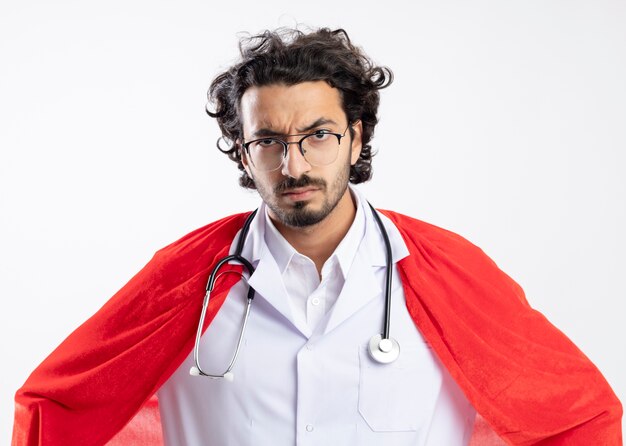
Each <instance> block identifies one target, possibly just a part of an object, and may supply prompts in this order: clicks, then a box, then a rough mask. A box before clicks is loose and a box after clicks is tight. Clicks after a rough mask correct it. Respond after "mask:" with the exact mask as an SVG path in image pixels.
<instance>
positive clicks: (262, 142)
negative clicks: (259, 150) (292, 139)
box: [255, 138, 280, 147]
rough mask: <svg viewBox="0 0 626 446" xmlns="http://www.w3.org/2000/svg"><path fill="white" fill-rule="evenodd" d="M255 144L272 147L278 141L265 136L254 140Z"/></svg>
mask: <svg viewBox="0 0 626 446" xmlns="http://www.w3.org/2000/svg"><path fill="white" fill-rule="evenodd" d="M255 144H256V145H257V146H259V147H272V146H275V145H276V144H280V143H279V142H278V141H277V140H275V139H271V138H266V139H259V140H258V141H255Z"/></svg>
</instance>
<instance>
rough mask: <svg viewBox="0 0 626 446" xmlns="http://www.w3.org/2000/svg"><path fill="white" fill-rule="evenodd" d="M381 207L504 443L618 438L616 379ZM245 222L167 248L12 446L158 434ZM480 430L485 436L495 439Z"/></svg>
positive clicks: (408, 275)
mask: <svg viewBox="0 0 626 446" xmlns="http://www.w3.org/2000/svg"><path fill="white" fill-rule="evenodd" d="M384 213H385V214H386V215H387V216H388V217H389V218H391V219H392V220H393V221H394V223H395V224H396V226H397V227H398V229H399V230H400V232H401V234H402V236H403V237H404V240H405V242H406V243H407V246H408V248H409V252H410V256H409V257H407V258H405V259H404V260H402V261H401V262H400V263H399V268H400V274H401V278H402V282H403V285H404V290H405V294H406V300H407V307H408V309H409V312H410V314H411V316H412V318H413V320H414V321H415V323H416V325H417V327H418V329H419V330H420V332H421V333H422V335H423V336H424V338H425V339H426V340H427V342H428V343H429V344H430V345H431V346H432V347H433V350H434V351H435V352H436V353H437V356H438V357H439V359H440V360H441V362H442V363H443V364H444V366H445V367H446V368H447V369H448V370H449V372H450V374H451V375H452V377H453V378H454V379H455V380H456V382H457V383H458V384H459V386H460V387H461V389H462V390H463V392H464V393H465V395H466V396H467V398H468V399H469V400H470V401H471V403H472V404H473V405H474V407H475V408H476V409H477V411H478V412H479V413H480V415H481V416H482V417H483V418H484V420H485V421H486V423H487V424H488V425H489V426H490V428H491V429H493V430H494V431H495V432H496V433H497V434H498V436H500V437H501V439H502V440H503V441H506V442H507V443H509V444H518V445H531V444H537V445H565V444H576V445H587V444H594V445H595V444H598V445H599V444H602V445H621V444H622V443H621V424H620V419H621V414H622V408H621V404H620V402H619V401H618V400H617V398H616V396H615V395H614V393H613V391H612V390H611V388H610V386H609V385H608V384H607V383H606V381H605V380H604V378H603V377H602V375H601V374H600V372H599V371H598V370H597V368H596V367H595V366H594V365H593V364H592V363H591V362H590V361H589V360H588V359H587V358H586V357H585V356H584V354H583V353H582V352H580V350H578V349H577V348H576V347H575V346H574V345H573V344H572V343H571V341H569V340H568V339H567V337H565V336H564V335H563V334H562V333H561V332H560V331H559V330H558V329H556V328H555V327H554V326H552V325H551V324H550V323H549V322H548V321H547V320H546V319H545V317H543V316H542V315H541V314H540V313H538V312H536V311H535V310H533V309H532V308H531V307H530V306H529V305H528V303H527V302H526V299H525V298H524V295H523V292H522V290H521V288H520V287H519V286H518V285H517V284H516V283H515V282H514V281H513V280H511V279H510V278H509V277H508V276H507V275H506V274H504V273H503V272H502V271H501V270H499V269H498V268H497V266H496V265H495V264H494V263H493V262H492V261H491V260H490V259H489V258H488V257H487V256H486V255H485V254H484V253H483V252H482V251H481V250H480V249H478V248H477V247H475V246H474V245H472V244H471V243H469V242H468V241H466V240H465V239H463V238H462V237H460V236H458V235H456V234H454V233H451V232H449V231H445V230H443V229H440V228H437V227H435V226H432V225H429V224H426V223H424V222H421V221H419V220H415V219H412V218H410V217H406V216H403V215H400V214H396V213H393V212H389V211H384ZM245 217H246V215H245V214H239V215H235V216H232V217H228V218H225V219H222V220H220V221H218V222H215V223H212V224H210V225H207V226H205V227H203V228H201V229H198V230H196V231H194V232H192V233H191V234H189V235H187V236H185V237H183V238H182V239H180V240H179V241H177V242H175V243H173V244H171V245H169V246H167V247H165V248H163V249H162V250H160V251H159V252H157V254H156V255H155V257H154V258H153V259H152V260H151V261H150V262H149V263H148V265H146V267H144V269H142V271H140V272H139V273H138V274H137V275H136V276H135V277H134V278H133V279H131V281H130V282H129V283H128V284H127V285H126V286H124V287H123V288H122V289H121V290H120V291H119V292H118V293H116V295H115V296H113V298H112V299H111V300H110V301H109V302H107V303H106V304H105V305H104V306H103V307H102V309H101V310H100V311H98V312H97V313H96V314H95V315H94V316H92V317H91V318H90V319H89V320H87V321H86V322H85V323H84V324H83V325H81V326H80V327H79V328H78V329H77V330H76V331H74V332H73V333H72V334H71V335H70V336H69V337H68V338H67V339H66V340H65V341H64V342H63V343H62V344H61V345H60V346H59V347H58V348H57V349H56V350H55V351H54V352H53V353H52V354H51V355H50V356H49V357H48V358H46V359H45V360H44V362H43V363H42V364H41V365H40V366H39V367H38V368H37V369H36V370H35V371H34V372H33V373H32V374H31V376H30V377H29V378H28V380H27V381H26V383H25V384H24V385H23V387H22V388H21V389H20V390H18V392H17V394H16V411H15V424H14V431H13V444H14V445H75V444H76V445H102V444H105V443H107V442H108V441H110V440H111V439H112V438H114V437H115V436H116V434H117V435H119V436H122V435H135V434H136V433H137V432H139V434H138V435H142V434H141V433H142V432H143V433H144V434H145V433H146V432H147V430H150V429H148V428H147V427H146V426H152V430H154V429H156V430H158V431H159V433H158V435H160V425H159V422H158V417H157V416H153V417H152V419H151V421H148V422H146V420H150V415H144V414H143V411H142V415H139V417H140V418H139V419H133V417H134V416H135V414H137V413H138V412H139V410H140V409H141V408H142V407H144V410H145V411H147V412H150V410H152V411H153V412H155V410H156V409H155V408H156V406H155V405H154V403H151V402H149V400H150V398H151V396H153V395H154V393H155V392H156V390H157V389H158V388H159V387H160V386H161V385H162V384H163V383H164V382H165V380H167V378H168V377H169V376H170V375H171V374H172V373H173V372H174V370H176V369H177V368H178V366H179V365H180V364H181V363H182V361H183V360H184V358H185V357H187V355H188V354H189V353H190V352H191V349H192V347H193V340H194V335H195V329H196V326H197V320H198V317H199V313H200V307H201V305H202V298H203V295H204V286H205V282H206V280H207V277H208V275H209V272H210V269H211V267H212V266H213V265H214V264H215V263H216V261H217V260H218V259H219V258H221V257H223V256H224V255H226V254H227V252H228V249H229V246H230V244H231V242H232V240H233V237H234V236H235V234H236V232H237V231H238V230H239V228H240V227H241V225H242V224H243V220H244V218H245ZM237 279H238V277H237V275H235V274H227V275H224V279H223V280H222V281H221V282H220V283H218V284H217V285H216V288H215V290H214V292H213V294H212V299H211V304H210V305H209V310H208V312H207V325H208V323H210V321H211V320H212V319H213V317H214V316H215V314H216V312H217V311H218V310H219V308H220V306H221V304H222V303H223V301H224V299H225V298H226V295H227V293H228V290H229V289H230V287H231V286H232V285H233V284H234V283H235V282H236V281H237ZM146 404H147V405H146ZM142 417H143V418H142ZM146 417H147V418H146ZM131 419H133V422H132V423H135V424H130V425H128V427H127V429H126V430H123V428H124V426H125V425H127V423H128V422H129V420H131ZM487 424H484V423H483V424H479V425H477V427H478V426H482V427H484V426H486V425H487ZM137 426H138V427H137ZM481 429H482V428H481ZM481 429H478V428H477V430H476V435H479V434H480V435H488V429H482V430H481ZM133 432H134V433H133ZM481 432H483V433H482V434H481ZM152 433H153V434H154V435H157V434H155V433H154V432H152ZM154 438H156V437H154ZM121 440H123V439H122V437H116V439H115V440H114V441H121ZM137 441H139V440H137ZM476 441H478V440H477V439H474V444H480V443H476ZM485 441H486V440H485ZM137 444H141V443H137Z"/></svg>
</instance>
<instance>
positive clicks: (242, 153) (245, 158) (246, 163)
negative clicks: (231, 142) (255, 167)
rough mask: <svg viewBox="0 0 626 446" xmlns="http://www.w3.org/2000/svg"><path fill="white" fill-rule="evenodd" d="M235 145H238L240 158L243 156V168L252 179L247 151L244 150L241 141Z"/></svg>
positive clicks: (237, 141)
mask: <svg viewBox="0 0 626 446" xmlns="http://www.w3.org/2000/svg"><path fill="white" fill-rule="evenodd" d="M235 144H236V145H237V151H238V152H239V156H241V164H243V168H244V169H245V170H246V173H247V174H248V176H249V177H250V178H252V173H251V172H250V163H249V160H248V155H247V154H246V151H245V150H244V148H243V145H242V144H241V140H240V139H237V140H236V141H235Z"/></svg>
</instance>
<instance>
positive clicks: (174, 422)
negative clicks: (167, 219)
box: [158, 190, 475, 446]
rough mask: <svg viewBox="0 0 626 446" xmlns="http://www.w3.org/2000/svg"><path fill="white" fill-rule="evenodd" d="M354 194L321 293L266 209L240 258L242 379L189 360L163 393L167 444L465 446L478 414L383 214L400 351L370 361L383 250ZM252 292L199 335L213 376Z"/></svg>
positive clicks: (227, 305)
mask: <svg viewBox="0 0 626 446" xmlns="http://www.w3.org/2000/svg"><path fill="white" fill-rule="evenodd" d="M352 192H353V196H354V197H355V198H356V199H357V214H356V217H355V221H354V223H353V226H352V227H351V228H350V230H349V232H348V234H347V235H346V238H344V240H343V241H342V243H341V244H340V245H339V246H338V247H337V250H336V251H335V253H333V255H332V256H331V257H330V258H329V259H328V261H327V262H326V263H325V264H324V266H323V268H322V280H321V282H320V283H319V285H318V286H315V285H316V284H315V282H314V281H312V280H311V278H310V277H308V276H307V277H308V278H307V279H304V281H303V282H299V281H298V280H299V279H298V277H299V276H298V275H299V274H301V273H302V271H303V270H304V271H306V270H307V266H306V265H307V264H306V262H307V261H309V262H310V259H306V258H304V259H301V257H303V256H300V255H299V254H297V253H294V252H293V248H291V247H290V246H286V245H285V243H287V242H286V241H285V240H284V238H282V236H281V235H280V234H279V233H278V232H277V231H276V232H272V228H271V227H269V224H268V223H270V222H269V220H268V219H267V217H266V216H265V215H266V211H265V207H264V206H263V205H262V206H261V209H260V211H259V213H258V215H257V216H256V217H255V219H254V220H253V222H252V224H251V226H250V232H249V234H248V237H247V240H246V244H245V246H244V249H243V255H244V257H246V258H247V259H249V260H251V262H252V263H253V265H254V266H255V267H256V270H255V272H254V274H253V275H252V276H251V277H250V278H249V280H248V282H249V284H250V286H252V287H253V288H254V289H255V290H256V297H255V299H254V302H253V307H252V310H251V313H250V318H249V321H248V326H247V329H246V335H245V338H244V342H243V346H242V348H241V352H240V354H239V358H238V360H237V364H236V365H235V368H234V370H233V372H234V374H235V380H234V382H228V381H225V380H223V379H218V380H213V379H209V378H206V377H192V376H190V375H189V368H190V367H191V366H192V365H193V354H190V355H189V357H188V358H187V359H186V360H185V361H184V362H183V364H182V365H181V366H180V367H179V368H178V370H177V371H176V372H174V374H173V375H172V377H171V378H170V379H169V380H168V381H167V382H166V383H165V384H164V385H163V386H162V387H161V389H160V390H159V392H158V396H159V407H160V410H161V421H162V425H163V431H164V439H165V444H167V445H209V446H210V445H219V446H225V445H236V446H245V445H254V446H264V445H268V446H269V445H272V446H275V445H293V444H296V445H299V446H307V445H322V444H332V445H366V446H367V445H376V446H378V445H386V446H387V445H389V446H394V445H402V446H405V445H406V446H409V445H410V446H425V445H430V446H441V445H446V446H456V445H466V444H468V442H469V438H470V436H471V431H472V427H473V422H474V416H475V412H474V409H473V408H472V406H471V405H470V404H469V402H468V401H467V399H466V398H465V397H464V395H463V394H462V392H461V391H460V389H459V388H458V386H457V385H456V383H455V382H454V381H453V380H452V379H451V378H450V376H449V374H448V372H447V371H446V370H445V368H444V367H442V366H441V364H440V363H439V361H438V360H437V358H436V357H435V355H434V354H433V353H432V351H431V350H430V348H429V347H428V345H427V344H426V343H425V341H424V339H423V338H422V336H421V335H420V334H419V332H418V330H417V329H416V328H415V325H414V323H413V321H412V319H411V317H410V315H409V314H408V311H407V309H406V306H405V302H404V292H403V290H402V284H401V283H400V279H399V275H398V271H397V268H396V266H395V264H396V263H397V262H398V261H399V260H400V259H402V258H404V257H405V256H407V255H408V250H407V247H406V245H405V243H404V241H403V239H402V237H401V235H400V233H399V232H398V230H397V229H396V228H395V226H394V225H393V224H392V223H391V222H390V221H389V219H387V218H386V217H384V216H382V215H381V218H382V219H383V222H384V225H385V228H386V230H387V232H388V235H389V239H390V242H391V248H392V253H393V258H392V261H393V264H394V267H393V271H392V273H393V289H392V315H391V336H392V337H394V338H395V339H396V340H397V341H398V342H399V344H400V350H401V351H400V357H399V358H398V359H397V360H396V361H395V362H393V363H391V364H387V365H382V364H378V363H376V362H374V361H373V360H372V359H371V358H370V356H369V353H368V351H367V344H368V342H369V339H370V338H371V337H372V336H373V335H374V334H376V333H380V332H381V330H382V323H383V315H384V306H385V297H384V292H383V290H384V280H385V248H384V243H383V239H382V236H381V234H380V231H379V229H378V227H377V225H376V222H375V220H374V218H373V216H372V214H371V211H370V210H369V206H368V205H367V203H366V201H365V199H364V198H363V197H362V196H361V195H360V194H359V193H358V192H357V191H356V190H352ZM274 230H275V228H274ZM235 240H237V237H236V238H235ZM283 242H284V243H283ZM270 244H271V247H270V246H268V245H270ZM287 245H288V243H287ZM289 248H291V250H290V249H289ZM274 254H276V256H274ZM296 254H297V255H296ZM299 260H304V263H301V262H300V261H299ZM311 263H312V262H311ZM313 268H314V266H313ZM310 271H312V270H310V268H309V272H310ZM314 273H315V279H316V280H317V281H319V278H318V277H317V271H316V270H315V271H314ZM304 274H307V273H304ZM303 277H304V276H303ZM305 282H306V285H303V283H305ZM299 283H300V286H299ZM246 290H247V287H246V285H245V283H244V282H243V281H241V282H239V283H238V284H237V285H235V286H234V287H233V288H232V289H231V291H230V293H229V295H228V297H227V298H226V301H225V302H224V304H223V306H222V308H221V309H220V311H219V312H218V314H217V315H216V317H215V319H214V320H213V321H212V323H211V325H209V327H208V329H207V330H206V332H205V333H204V335H203V336H202V339H201V342H200V356H201V362H202V364H203V367H204V368H205V369H206V370H207V371H208V372H209V373H211V372H214V373H222V372H224V370H225V369H226V366H227V364H228V362H229V360H230V358H231V356H232V354H233V352H234V348H235V344H236V342H237V338H238V335H239V327H240V324H241V319H242V316H243V314H244V305H245V302H244V301H245V300H246V299H245V294H246ZM315 297H317V298H318V299H320V302H319V303H318V304H317V305H314V304H313V299H314V298H315ZM321 305H323V306H321ZM309 307H314V308H312V309H311V310H310V309H309Z"/></svg>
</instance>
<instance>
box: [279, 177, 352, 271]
mask: <svg viewBox="0 0 626 446" xmlns="http://www.w3.org/2000/svg"><path fill="white" fill-rule="evenodd" d="M355 215H356V205H355V203H354V200H353V199H352V196H351V194H350V190H349V189H346V192H345V193H344V195H343V196H342V197H341V199H340V200H339V202H338V203H337V206H336V207H335V209H333V211H332V212H331V213H330V214H328V216H327V217H326V218H325V219H324V220H322V221H321V222H319V223H317V224H315V225H312V226H307V227H303V228H296V227H292V226H286V225H284V224H283V223H281V222H280V221H278V220H277V219H276V218H274V217H273V216H272V215H271V213H270V218H271V219H272V222H273V223H274V225H275V226H276V229H278V232H280V233H281V235H282V236H283V237H285V240H287V241H288V242H289V244H290V245H291V246H293V247H294V249H295V250H296V251H298V252H299V253H300V254H302V255H305V256H307V257H308V258H310V259H311V260H313V262H314V263H315V266H316V267H317V272H318V274H320V275H321V271H322V266H323V265H324V263H325V262H326V260H328V258H329V257H330V256H331V255H332V253H333V252H334V251H335V249H336V248H337V246H338V245H339V243H341V240H343V238H344V237H345V235H346V234H347V233H348V230H349V229H350V226H352V222H353V221H354V216H355Z"/></svg>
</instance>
